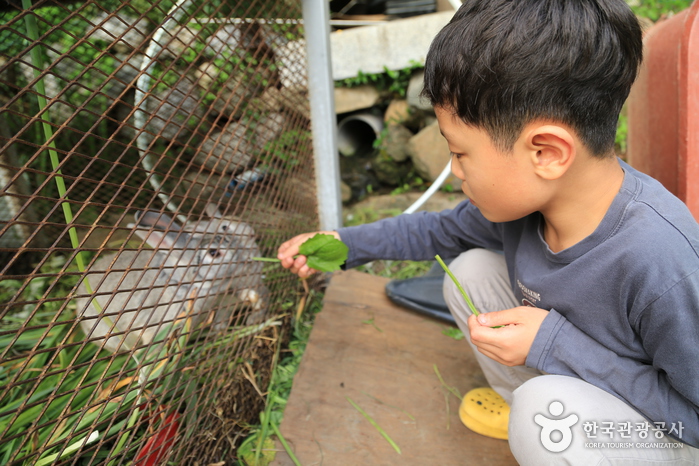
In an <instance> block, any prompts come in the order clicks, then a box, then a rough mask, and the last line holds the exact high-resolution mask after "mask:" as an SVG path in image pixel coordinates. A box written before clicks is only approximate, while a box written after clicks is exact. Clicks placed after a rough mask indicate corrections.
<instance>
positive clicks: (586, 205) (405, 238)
mask: <svg viewBox="0 0 699 466" xmlns="http://www.w3.org/2000/svg"><path fill="white" fill-rule="evenodd" d="M641 57H642V41H641V30H640V27H639V25H638V22H637V20H636V18H635V16H634V15H633V13H632V12H631V11H630V9H629V8H628V6H627V5H626V3H625V2H624V1H623V0H576V1H570V0H517V1H511V0H466V1H465V2H464V3H463V5H462V7H461V8H460V9H459V11H458V12H457V13H456V14H455V16H454V18H453V19H452V21H451V22H450V23H449V24H448V25H447V26H446V27H445V28H444V29H443V30H442V31H441V32H440V33H439V34H438V35H437V37H436V38H435V40H434V41H433V43H432V46H431V47H430V51H429V54H428V56H427V60H426V64H425V89H424V91H423V94H424V95H425V96H427V97H428V98H429V99H430V100H431V101H432V104H433V105H434V106H435V112H436V115H437V119H438V121H439V126H440V129H441V131H442V134H443V135H444V137H445V138H446V140H447V142H448V143H449V149H450V151H451V152H452V171H453V172H454V174H455V175H456V176H457V177H458V178H459V179H460V180H461V181H462V189H463V191H464V193H466V194H467V195H468V196H469V201H467V202H464V203H462V204H461V205H459V206H458V207H456V208H455V209H454V210H451V211H445V212H440V213H426V212H421V213H416V214H411V215H402V216H398V217H395V218H392V219H386V220H382V221H379V222H376V223H374V224H369V225H363V226H359V227H350V228H342V229H340V230H338V231H337V232H332V234H334V235H335V236H336V237H339V238H341V239H342V240H343V241H344V242H345V243H346V244H347V245H348V246H349V249H350V255H349V258H348V260H347V264H346V267H354V266H357V265H360V264H362V263H365V262H368V261H370V260H374V259H412V260H429V259H433V258H434V256H435V254H440V255H441V256H442V257H456V259H455V260H454V261H453V262H452V264H451V266H450V268H451V269H452V271H453V272H454V273H455V275H456V276H457V277H458V279H459V281H460V282H461V283H462V285H463V286H464V287H465V288H466V291H467V292H468V294H469V295H470V297H471V299H472V300H473V301H474V303H475V305H476V307H477V308H478V309H479V310H480V311H482V314H481V315H480V316H479V317H477V318H476V317H475V316H473V315H470V312H469V311H468V310H467V307H466V305H465V303H464V302H463V298H461V296H460V295H459V293H458V291H456V288H455V287H454V286H453V285H452V284H451V282H450V280H449V279H448V278H447V280H446V281H445V285H444V293H445V298H446V300H447V303H448V305H449V308H450V310H451V312H452V314H453V315H454V317H455V319H456V321H457V323H458V324H459V327H460V328H461V329H462V330H463V331H464V333H467V334H468V335H469V336H470V340H471V345H472V346H473V348H474V349H475V350H476V353H475V354H476V357H477V358H478V361H479V363H480V365H481V367H482V368H483V371H484V372H485V374H486V377H487V379H488V382H489V384H490V385H491V388H490V389H476V390H474V391H473V392H471V393H469V394H467V395H466V396H465V397H464V401H463V403H462V406H461V408H460V416H461V419H462V420H463V421H464V423H465V424H466V425H467V427H469V428H471V429H472V430H474V431H476V432H479V433H482V434H484V435H490V436H493V437H498V438H509V442H510V447H511V449H512V451H513V454H514V456H515V458H516V459H517V460H518V461H519V462H520V464H525V465H526V464H532V465H540V464H552V463H564V464H617V461H618V462H625V463H624V464H647V463H648V462H655V461H657V462H658V463H659V462H662V463H663V464H680V463H681V464H687V463H690V464H699V449H697V447H699V362H698V361H699V226H697V223H696V222H695V221H694V219H693V218H692V216H691V214H690V213H689V211H688V210H687V208H686V207H685V206H684V205H683V204H682V203H681V202H680V201H679V200H678V199H677V198H675V197H674V196H672V195H671V194H670V193H668V192H667V191H666V190H665V189H664V188H663V187H662V186H661V185H660V184H659V183H658V182H656V181H655V180H653V179H652V178H650V177H648V176H645V175H643V174H641V173H639V172H637V171H635V170H634V169H633V168H631V167H630V166H628V165H626V164H625V163H623V162H621V161H620V160H618V159H617V158H616V157H615V156H614V137H615V131H616V123H617V119H618V116H619V112H620V110H621V107H622V104H623V103H624V101H625V100H626V98H627V96H628V93H629V90H630V87H631V84H632V83H633V81H634V79H635V77H636V74H637V70H638V67H639V66H640V63H641ZM659 156H661V155H660V154H659ZM326 233H327V232H326ZM311 235H312V234H305V235H300V236H297V237H295V238H292V239H291V240H289V241H287V242H286V243H284V244H282V245H281V247H280V248H279V254H278V257H279V258H280V259H281V260H282V265H283V266H284V267H286V268H289V269H291V271H292V272H294V273H298V274H299V276H302V277H304V276H308V275H309V274H311V273H313V270H311V269H309V268H308V266H306V265H305V258H304V257H298V258H297V259H294V258H293V256H294V255H296V254H297V253H298V246H299V244H300V243H302V242H303V241H304V240H305V239H306V238H308V237H309V236H311ZM510 408H511V410H510ZM508 422H509V431H508V428H507V426H508Z"/></svg>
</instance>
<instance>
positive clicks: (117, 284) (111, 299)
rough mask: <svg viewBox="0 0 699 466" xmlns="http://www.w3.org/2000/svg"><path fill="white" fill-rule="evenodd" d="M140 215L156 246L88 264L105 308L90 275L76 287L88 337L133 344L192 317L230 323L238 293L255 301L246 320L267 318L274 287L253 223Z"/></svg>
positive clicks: (145, 234)
mask: <svg viewBox="0 0 699 466" xmlns="http://www.w3.org/2000/svg"><path fill="white" fill-rule="evenodd" d="M136 222H137V224H136V225H130V226H132V227H136V229H135V230H134V232H135V233H136V235H137V236H138V237H140V238H141V239H142V240H144V241H145V242H146V243H147V244H148V245H149V246H151V247H152V248H153V249H142V250H139V251H129V250H124V251H121V252H120V253H118V254H108V255H106V256H104V257H101V258H99V259H98V260H97V261H96V262H95V263H94V264H93V266H91V267H90V268H89V270H88V275H87V277H88V278H87V279H88V280H89V282H90V285H91V287H92V290H93V292H94V293H95V296H94V299H96V300H97V302H98V303H99V305H100V306H101V307H102V312H101V313H100V312H99V311H98V310H97V309H96V308H95V307H94V305H93V304H92V303H91V302H90V301H91V297H90V296H89V295H88V292H87V289H86V287H85V283H84V281H83V283H81V284H80V286H79V288H78V293H79V295H83V296H81V297H79V298H78V299H77V305H78V313H81V314H80V316H81V319H80V325H81V327H82V328H83V330H84V332H85V334H86V335H87V336H88V338H90V339H95V338H98V339H96V340H93V341H94V343H96V344H97V345H100V346H101V345H102V344H104V348H105V349H107V350H109V351H112V352H117V351H127V350H129V349H131V348H133V347H134V346H136V345H137V344H149V343H150V342H152V341H153V339H154V338H155V336H156V335H157V334H158V332H160V331H161V330H162V329H163V326H165V325H171V324H172V323H173V322H175V321H176V320H177V319H178V318H186V317H192V323H193V324H194V325H195V326H196V325H198V324H201V323H202V322H204V321H210V322H212V323H213V324H214V325H215V327H216V328H220V327H223V326H226V325H228V323H229V320H230V318H231V314H232V312H233V310H234V308H235V306H233V305H232V304H231V301H236V298H237V301H238V302H244V303H247V304H249V305H251V306H252V307H253V313H252V314H251V316H250V317H249V318H248V323H249V322H250V320H251V318H253V320H258V319H259V320H262V318H263V317H264V312H265V311H266V307H267V298H268V294H269V293H268V291H267V289H266V287H265V286H264V285H263V283H262V264H261V263H260V262H257V261H253V260H252V258H253V257H256V256H259V255H260V252H259V248H258V247H257V244H256V243H255V239H254V235H255V232H254V230H253V229H252V228H251V227H250V226H249V225H247V224H245V223H242V222H234V221H227V220H222V219H218V220H217V219H211V220H210V221H208V222H200V223H199V224H191V225H190V224H186V225H185V226H184V227H180V226H179V225H178V224H176V223H175V222H173V221H172V220H171V219H170V218H169V217H168V216H166V215H163V214H159V213H156V212H146V213H144V214H142V215H141V214H139V213H137V214H136ZM202 225H204V226H203V227H202ZM231 293H232V294H231ZM85 295H87V296H85ZM216 305H218V310H217V311H216V313H215V315H212V314H211V312H212V311H213V309H212V308H215V307H216ZM110 335H113V336H110ZM104 338H107V339H106V342H105V341H104Z"/></svg>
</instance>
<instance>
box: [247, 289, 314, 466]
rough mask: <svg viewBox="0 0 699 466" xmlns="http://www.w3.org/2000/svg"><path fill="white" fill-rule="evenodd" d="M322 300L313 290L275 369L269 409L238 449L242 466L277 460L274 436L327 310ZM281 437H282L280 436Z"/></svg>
mask: <svg viewBox="0 0 699 466" xmlns="http://www.w3.org/2000/svg"><path fill="white" fill-rule="evenodd" d="M322 301H323V294H322V293H320V292H317V291H314V290H311V291H310V295H309V298H308V301H307V303H308V304H307V307H306V310H305V312H304V313H303V314H301V318H300V319H299V320H297V321H296V322H295V323H294V325H293V334H292V336H291V339H290V340H289V343H288V345H287V349H286V350H285V351H284V352H283V353H282V352H280V353H279V354H280V356H279V360H278V361H279V362H278V363H277V364H276V366H275V368H274V373H273V375H272V377H271V380H270V384H269V387H268V388H267V395H266V406H265V410H264V411H262V412H261V413H260V425H258V426H255V427H252V429H251V434H250V436H248V437H247V438H246V439H245V440H244V441H243V443H241V444H240V447H238V457H239V464H240V465H244V466H266V465H268V464H269V463H270V462H271V461H272V460H273V459H274V455H273V454H270V449H271V448H273V446H274V443H273V442H272V440H271V437H270V436H271V434H272V433H273V432H278V430H279V425H280V424H281V422H282V419H283V417H284V408H285V407H286V403H287V401H288V399H289V395H290V393H291V385H292V383H293V381H294V375H295V374H296V372H297V371H298V368H299V365H300V364H301V358H302V356H303V353H304V351H305V349H306V345H307V344H308V338H309V337H310V335H311V329H312V328H313V322H314V320H315V316H316V315H317V314H318V313H319V312H320V311H321V309H322V307H323V304H322ZM292 306H293V303H291V302H289V303H287V305H286V307H287V309H290V308H291V307H292ZM282 354H283V355H282ZM277 437H278V438H279V434H277ZM290 456H291V455H290Z"/></svg>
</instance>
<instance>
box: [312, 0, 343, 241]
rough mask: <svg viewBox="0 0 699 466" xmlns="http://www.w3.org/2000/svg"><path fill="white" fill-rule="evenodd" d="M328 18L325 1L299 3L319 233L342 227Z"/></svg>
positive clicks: (326, 1) (326, 0) (314, 0)
mask: <svg viewBox="0 0 699 466" xmlns="http://www.w3.org/2000/svg"><path fill="white" fill-rule="evenodd" d="M329 17H330V16H329V8H328V0H303V19H304V29H305V33H306V47H307V50H306V51H307V57H308V92H309V97H310V103H311V125H312V128H313V151H314V160H315V168H316V169H315V173H316V186H317V187H318V192H317V196H318V214H319V215H320V228H321V229H323V230H333V229H336V228H339V227H340V226H342V199H341V195H340V162H339V160H338V155H337V140H336V135H337V124H336V121H335V98H334V90H333V89H334V84H333V79H332V65H331V61H330V21H329Z"/></svg>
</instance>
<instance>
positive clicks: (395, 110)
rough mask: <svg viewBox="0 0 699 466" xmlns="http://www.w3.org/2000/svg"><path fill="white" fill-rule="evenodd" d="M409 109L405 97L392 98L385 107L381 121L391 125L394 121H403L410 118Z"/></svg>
mask: <svg viewBox="0 0 699 466" xmlns="http://www.w3.org/2000/svg"><path fill="white" fill-rule="evenodd" d="M410 115H411V111H410V105H409V104H408V101H407V100H405V99H394V100H392V101H391V102H390V103H389V104H388V107H387V108H386V111H385V112H384V114H383V121H384V122H386V124H388V125H391V124H395V123H403V122H404V121H406V120H408V119H410Z"/></svg>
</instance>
